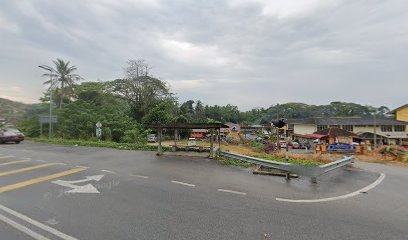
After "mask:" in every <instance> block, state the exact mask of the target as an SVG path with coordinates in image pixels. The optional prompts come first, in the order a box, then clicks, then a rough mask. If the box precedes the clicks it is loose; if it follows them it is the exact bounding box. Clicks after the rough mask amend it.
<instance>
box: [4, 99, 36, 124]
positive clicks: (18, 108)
mask: <svg viewBox="0 0 408 240" xmlns="http://www.w3.org/2000/svg"><path fill="white" fill-rule="evenodd" d="M30 105H31V104H25V103H21V102H15V101H12V100H9V99H5V98H0V119H6V121H7V122H8V123H12V124H14V123H16V122H17V121H18V120H20V119H22V118H23V117H24V114H25V113H26V110H27V108H28V107H29V106H30Z"/></svg>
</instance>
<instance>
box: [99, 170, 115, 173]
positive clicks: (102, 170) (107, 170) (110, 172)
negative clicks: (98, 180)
mask: <svg viewBox="0 0 408 240" xmlns="http://www.w3.org/2000/svg"><path fill="white" fill-rule="evenodd" d="M101 172H107V173H112V174H115V173H116V172H114V171H109V170H105V169H102V170H101Z"/></svg>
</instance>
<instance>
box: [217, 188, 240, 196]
mask: <svg viewBox="0 0 408 240" xmlns="http://www.w3.org/2000/svg"><path fill="white" fill-rule="evenodd" d="M217 191H218V192H226V193H234V194H239V195H247V194H246V193H244V192H238V191H233V190H228V189H222V188H220V189H218V190H217Z"/></svg>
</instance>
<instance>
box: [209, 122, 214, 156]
mask: <svg viewBox="0 0 408 240" xmlns="http://www.w3.org/2000/svg"><path fill="white" fill-rule="evenodd" d="M210 131H211V138H210V158H213V157H214V129H213V128H211V129H210Z"/></svg>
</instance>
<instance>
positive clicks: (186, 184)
mask: <svg viewBox="0 0 408 240" xmlns="http://www.w3.org/2000/svg"><path fill="white" fill-rule="evenodd" d="M171 182H172V183H176V184H181V185H184V186H188V187H195V186H196V185H194V184H191V183H185V182H179V181H171Z"/></svg>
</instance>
